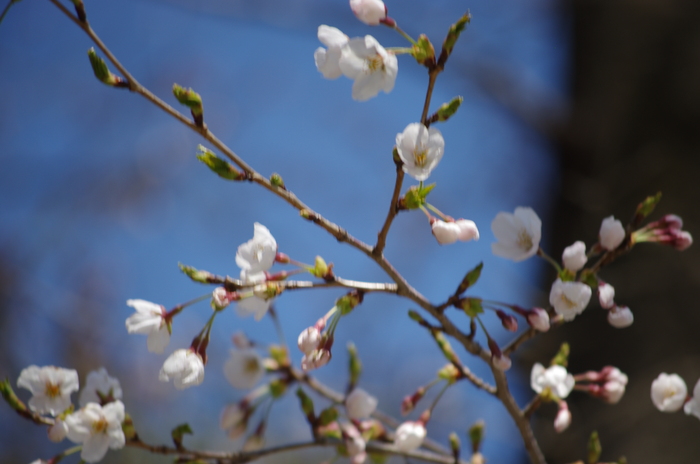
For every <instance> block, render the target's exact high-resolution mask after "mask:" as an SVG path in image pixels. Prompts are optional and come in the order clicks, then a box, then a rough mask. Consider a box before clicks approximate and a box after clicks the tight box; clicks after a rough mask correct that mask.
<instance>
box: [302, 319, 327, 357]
mask: <svg viewBox="0 0 700 464" xmlns="http://www.w3.org/2000/svg"><path fill="white" fill-rule="evenodd" d="M321 339H322V336H321V331H319V330H318V329H317V328H316V327H315V326H311V327H307V328H306V329H304V330H302V331H301V333H300V334H299V337H298V338H297V346H298V347H299V350H301V352H302V353H304V354H310V353H311V352H312V351H314V350H315V349H316V348H318V345H319V343H321Z"/></svg>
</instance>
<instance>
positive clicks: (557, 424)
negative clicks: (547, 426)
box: [554, 401, 571, 433]
mask: <svg viewBox="0 0 700 464" xmlns="http://www.w3.org/2000/svg"><path fill="white" fill-rule="evenodd" d="M569 425H571V412H570V411H569V405H567V404H566V401H561V402H559V411H558V412H557V416H556V417H555V418H554V430H555V431H556V432H557V433H561V432H563V431H564V430H566V429H567V428H568V427H569Z"/></svg>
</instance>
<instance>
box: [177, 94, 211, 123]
mask: <svg viewBox="0 0 700 464" xmlns="http://www.w3.org/2000/svg"><path fill="white" fill-rule="evenodd" d="M173 95H175V98H176V99H177V101H179V102H180V103H181V104H182V105H185V106H186V107H188V108H189V109H190V111H191V112H192V118H194V123H195V124H196V125H197V127H204V107H203V105H202V97H201V96H200V95H199V94H198V93H197V92H195V91H194V90H192V89H191V88H190V89H186V88H184V87H181V86H179V85H177V84H173Z"/></svg>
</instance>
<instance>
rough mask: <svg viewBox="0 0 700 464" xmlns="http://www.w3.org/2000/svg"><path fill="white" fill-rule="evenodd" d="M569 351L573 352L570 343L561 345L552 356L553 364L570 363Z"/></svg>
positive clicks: (565, 364) (563, 364) (564, 364)
mask: <svg viewBox="0 0 700 464" xmlns="http://www.w3.org/2000/svg"><path fill="white" fill-rule="evenodd" d="M569 353H571V348H570V347H569V344H568V343H566V342H564V343H562V344H561V346H560V347H559V351H558V352H557V354H556V355H555V356H554V358H552V362H551V363H550V365H551V366H563V367H566V366H567V365H568V364H569Z"/></svg>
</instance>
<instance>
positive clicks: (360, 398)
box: [345, 388, 377, 420]
mask: <svg viewBox="0 0 700 464" xmlns="http://www.w3.org/2000/svg"><path fill="white" fill-rule="evenodd" d="M375 409H377V398H375V397H374V396H372V395H370V394H369V393H367V392H366V391H364V390H363V389H361V388H355V389H354V390H353V391H352V392H350V394H349V395H348V396H347V398H345V410H346V411H347V413H348V417H350V419H358V420H359V419H365V418H367V417H369V416H370V415H372V413H373V412H374V410H375Z"/></svg>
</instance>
